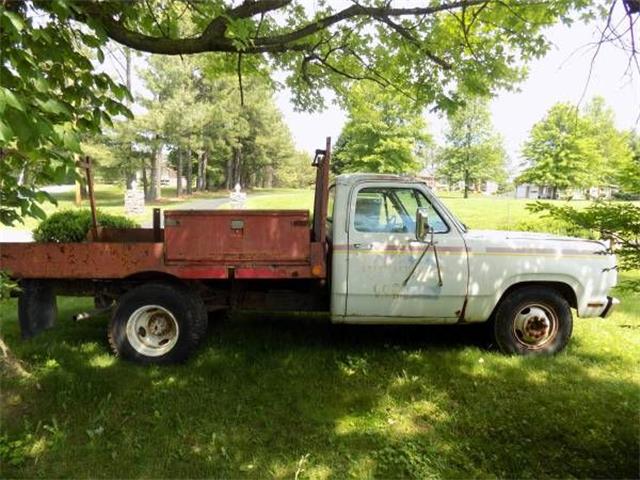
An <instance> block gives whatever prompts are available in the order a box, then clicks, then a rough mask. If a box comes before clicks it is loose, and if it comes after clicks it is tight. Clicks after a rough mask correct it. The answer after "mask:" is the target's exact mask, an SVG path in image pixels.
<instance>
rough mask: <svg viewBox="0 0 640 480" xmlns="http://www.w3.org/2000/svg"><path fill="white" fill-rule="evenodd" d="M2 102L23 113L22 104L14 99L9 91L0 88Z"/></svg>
mask: <svg viewBox="0 0 640 480" xmlns="http://www.w3.org/2000/svg"><path fill="white" fill-rule="evenodd" d="M2 100H4V102H5V103H6V104H7V105H9V106H11V107H13V108H15V109H16V110H20V111H21V112H24V107H23V106H22V103H20V101H19V100H18V99H17V98H16V96H15V95H14V94H13V92H12V91H11V90H9V89H7V88H4V87H0V101H2Z"/></svg>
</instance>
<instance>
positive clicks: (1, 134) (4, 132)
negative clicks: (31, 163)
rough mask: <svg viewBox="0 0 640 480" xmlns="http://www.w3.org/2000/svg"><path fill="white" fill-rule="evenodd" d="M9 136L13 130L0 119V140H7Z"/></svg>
mask: <svg viewBox="0 0 640 480" xmlns="http://www.w3.org/2000/svg"><path fill="white" fill-rule="evenodd" d="M11 138H13V130H11V127H9V125H7V124H6V123H4V122H3V121H2V119H0V141H2V142H9V141H10V140H11Z"/></svg>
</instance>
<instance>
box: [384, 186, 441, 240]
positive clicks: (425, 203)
mask: <svg viewBox="0 0 640 480" xmlns="http://www.w3.org/2000/svg"><path fill="white" fill-rule="evenodd" d="M395 193H396V195H397V196H398V198H399V200H400V202H401V203H402V205H403V206H404V207H405V210H406V212H407V214H408V216H409V218H408V221H409V223H410V227H411V230H413V229H415V218H416V211H417V210H418V208H427V209H428V210H429V214H428V218H429V225H431V228H433V233H446V232H448V231H449V227H448V226H447V224H446V223H445V221H444V220H443V219H442V217H441V216H440V214H439V213H438V212H437V211H436V209H435V208H433V205H431V203H430V202H429V200H427V198H426V197H425V196H424V194H423V193H422V192H421V191H420V190H416V189H415V188H398V189H396V190H395Z"/></svg>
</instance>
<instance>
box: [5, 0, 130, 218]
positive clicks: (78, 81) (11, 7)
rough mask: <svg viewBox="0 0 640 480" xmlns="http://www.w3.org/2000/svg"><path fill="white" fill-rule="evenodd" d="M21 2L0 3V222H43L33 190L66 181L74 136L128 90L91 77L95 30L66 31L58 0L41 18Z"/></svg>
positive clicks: (111, 112)
mask: <svg viewBox="0 0 640 480" xmlns="http://www.w3.org/2000/svg"><path fill="white" fill-rule="evenodd" d="M30 6H33V5H27V4H26V3H22V2H2V3H1V4H0V223H2V224H5V225H11V224H13V223H14V222H16V221H21V216H39V217H43V216H44V212H43V211H42V209H41V208H40V207H39V206H38V203H40V202H42V201H46V200H47V199H48V200H50V201H54V200H53V199H52V198H51V197H50V196H49V195H48V194H46V193H45V192H42V191H38V187H39V186H40V185H43V184H47V183H55V182H56V181H60V180H62V179H63V178H65V177H68V176H73V175H74V174H75V173H74V170H75V166H74V160H75V158H74V157H75V155H76V154H79V153H80V152H81V151H80V143H79V137H80V136H81V135H82V134H86V133H89V132H94V133H95V132H99V130H100V126H101V125H102V124H104V123H106V124H107V125H108V124H109V123H110V122H111V119H112V117H115V116H118V115H121V114H123V115H127V116H131V113H130V112H129V110H128V109H127V108H126V107H125V106H124V105H123V104H122V103H121V101H122V100H123V99H125V98H127V96H128V92H127V89H126V88H125V87H124V86H123V85H120V84H117V83H115V82H114V81H113V80H111V78H110V77H109V76H108V75H106V74H104V73H96V72H94V67H93V65H92V62H91V57H92V56H95V57H97V58H98V59H99V60H101V59H103V55H104V54H103V53H102V50H101V48H100V47H101V46H102V45H103V44H104V41H105V39H104V38H103V39H101V38H100V37H99V34H98V33H96V32H95V31H88V30H87V29H83V30H76V29H72V28H70V27H69V22H70V21H71V17H72V16H73V12H72V9H71V7H70V6H69V5H68V4H66V3H65V2H61V1H52V2H49V3H47V8H48V9H49V10H50V11H51V12H52V15H51V16H50V17H49V18H47V19H45V20H43V19H42V18H38V19H36V18H37V15H35V14H33V13H31V14H28V13H27V12H28V11H29V10H28V9H29V7H30Z"/></svg>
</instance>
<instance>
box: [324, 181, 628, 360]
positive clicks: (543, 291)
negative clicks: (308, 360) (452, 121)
mask: <svg viewBox="0 0 640 480" xmlns="http://www.w3.org/2000/svg"><path fill="white" fill-rule="evenodd" d="M329 195H330V197H329V198H330V202H329V216H328V225H329V228H328V235H329V239H330V243H331V245H332V248H333V257H332V262H331V266H332V269H331V318H332V320H333V321H334V322H339V323H342V322H344V323H378V324H392V323H424V324H451V323H473V322H485V321H491V322H492V323H493V331H494V335H495V341H496V343H497V345H498V346H499V347H500V349H501V350H502V351H504V352H508V353H525V354H526V353H537V352H544V353H555V352H558V351H560V350H561V349H562V348H564V347H565V346H566V344H567V342H568V341H569V338H570V336H571V332H572V313H571V308H574V309H575V310H576V312H577V314H578V316H580V317H598V316H601V317H606V316H608V315H609V314H610V313H611V311H612V309H613V307H614V306H615V304H617V303H618V302H617V300H616V299H614V298H612V297H610V296H609V291H610V290H611V288H612V287H613V286H615V284H616V276H617V274H616V268H615V265H616V258H615V256H614V255H610V254H607V252H606V245H605V244H603V243H602V242H598V241H592V240H582V239H579V238H570V237H558V236H553V235H548V234H539V233H526V232H508V231H492V230H471V229H468V228H467V227H466V226H465V225H464V224H462V223H461V222H460V221H459V220H458V219H457V218H456V217H455V216H454V215H453V214H452V213H451V212H450V211H449V210H448V209H447V208H446V207H445V206H444V205H443V204H442V203H441V202H440V201H439V200H438V199H437V198H436V196H435V195H434V194H433V193H432V192H431V190H430V189H429V188H428V187H427V186H426V185H425V184H424V183H422V182H419V181H416V180H415V179H411V178H404V177H399V176H391V175H371V174H353V175H340V176H338V177H337V178H336V181H335V184H334V185H332V186H331V187H330V190H329ZM469 202H473V200H472V199H471V200H469Z"/></svg>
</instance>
